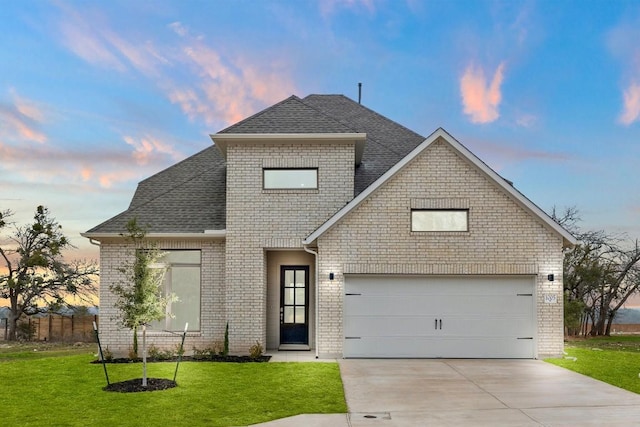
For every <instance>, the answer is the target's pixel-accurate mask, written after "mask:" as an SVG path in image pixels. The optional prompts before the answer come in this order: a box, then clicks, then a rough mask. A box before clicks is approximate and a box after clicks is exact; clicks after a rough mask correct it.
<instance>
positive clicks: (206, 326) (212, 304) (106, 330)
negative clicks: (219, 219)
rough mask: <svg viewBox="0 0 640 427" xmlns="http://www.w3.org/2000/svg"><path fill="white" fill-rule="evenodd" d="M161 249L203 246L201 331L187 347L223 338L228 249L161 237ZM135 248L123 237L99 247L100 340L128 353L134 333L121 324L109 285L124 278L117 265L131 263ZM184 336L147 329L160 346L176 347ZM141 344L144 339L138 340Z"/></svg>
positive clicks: (149, 337) (212, 243)
mask: <svg viewBox="0 0 640 427" xmlns="http://www.w3.org/2000/svg"><path fill="white" fill-rule="evenodd" d="M157 243H158V247H159V248H160V249H166V250H170V249H200V250H201V264H202V267H201V285H200V286H201V289H200V299H201V306H200V329H201V331H200V332H189V333H188V334H187V339H186V341H185V348H186V349H187V350H190V349H191V348H192V347H194V346H195V347H197V348H204V347H206V346H209V345H210V344H211V343H212V342H213V341H222V340H223V338H224V328H225V322H226V313H225V310H224V301H225V279H224V265H225V260H224V258H225V249H224V246H225V245H224V241H222V240H193V241H186V240H185V241H179V240H162V241H158V242H157ZM132 257H133V247H132V246H131V245H129V244H127V243H126V242H124V241H123V240H106V241H103V242H102V244H101V246H100V266H101V271H100V318H101V320H102V322H101V323H100V340H101V343H102V345H103V347H107V346H108V347H109V350H111V351H112V352H114V354H126V353H127V352H128V349H129V347H130V346H131V345H132V342H133V338H132V332H131V330H129V329H125V328H121V327H120V326H118V319H119V318H120V317H119V312H118V311H117V310H116V309H115V307H114V306H113V304H114V303H115V296H114V295H113V294H112V293H111V292H109V286H110V285H111V284H114V283H117V282H118V281H119V280H122V278H123V276H122V274H121V273H120V272H119V271H118V268H120V267H122V266H124V265H125V263H126V262H130V261H131V259H132ZM180 339H181V337H180V336H178V335H174V334H170V333H167V332H160V331H153V330H148V331H147V342H148V344H149V345H150V344H154V345H155V346H157V347H159V348H165V349H169V348H174V347H175V345H176V344H179V343H180ZM139 344H141V341H140V340H139Z"/></svg>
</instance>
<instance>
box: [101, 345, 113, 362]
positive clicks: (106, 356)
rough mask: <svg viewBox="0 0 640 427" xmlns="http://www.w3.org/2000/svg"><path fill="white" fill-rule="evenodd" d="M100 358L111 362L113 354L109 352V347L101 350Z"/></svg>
mask: <svg viewBox="0 0 640 427" xmlns="http://www.w3.org/2000/svg"><path fill="white" fill-rule="evenodd" d="M102 357H103V358H104V360H106V361H107V362H111V361H112V360H113V353H112V352H111V350H109V347H106V348H104V349H103V350H102Z"/></svg>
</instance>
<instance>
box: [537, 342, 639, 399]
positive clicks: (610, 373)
mask: <svg viewBox="0 0 640 427" xmlns="http://www.w3.org/2000/svg"><path fill="white" fill-rule="evenodd" d="M565 352H566V353H567V358H564V359H547V360H546V361H547V362H549V363H553V364H554V365H558V366H562V367H563V368H567V369H570V370H572V371H575V372H579V373H581V374H584V375H587V376H590V377H592V378H596V379H598V380H600V381H604V382H606V383H609V384H612V385H615V386H616V387H620V388H624V389H626V390H629V391H632V392H634V393H639V394H640V337H638V336H613V337H597V338H588V339H583V340H572V341H569V342H567V343H566V345H565ZM573 357H575V358H576V360H572V359H570V358H573Z"/></svg>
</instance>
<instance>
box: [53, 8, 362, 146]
mask: <svg viewBox="0 0 640 427" xmlns="http://www.w3.org/2000/svg"><path fill="white" fill-rule="evenodd" d="M363 4H365V5H367V4H370V5H373V3H371V2H368V1H365V2H363ZM62 8H63V10H64V12H65V19H64V21H63V22H61V23H60V28H61V34H62V36H63V43H64V44H65V45H66V46H67V48H68V49H69V50H71V51H72V52H73V53H75V54H76V55H78V56H79V57H80V58H82V59H84V60H85V61H87V62H88V63H90V64H92V65H95V66H100V67H103V68H107V69H115V70H118V71H121V72H128V71H136V72H138V73H141V74H142V75H143V76H145V77H147V78H149V79H151V81H152V82H153V83H154V84H156V85H157V86H158V87H159V88H160V89H161V90H163V91H164V92H165V95H166V96H167V98H168V99H169V101H170V102H171V103H173V104H175V105H177V106H178V107H179V108H180V109H181V110H182V112H183V113H184V114H185V115H186V116H187V117H189V119H190V120H194V121H195V120H202V121H204V122H205V123H206V124H207V125H209V126H211V125H214V124H215V125H221V124H222V125H227V124H230V123H233V122H235V121H238V120H240V119H242V118H244V117H246V116H248V115H250V114H253V113H255V112H256V111H258V110H259V109H261V108H264V107H266V106H267V105H269V104H271V103H273V102H276V101H279V100H281V99H283V98H285V97H286V96H288V95H290V94H291V93H293V92H294V88H293V84H292V83H291V78H290V77H289V69H290V67H289V66H283V64H281V63H280V62H279V61H278V58H277V57H274V56H273V55H271V56H269V58H268V62H266V63H258V62H256V61H255V59H254V55H249V56H248V57H250V58H251V60H246V59H244V58H243V57H242V56H241V55H239V54H237V51H236V50H234V51H233V54H225V53H224V52H222V51H219V50H216V49H213V48H212V47H210V46H208V45H207V44H206V43H205V40H204V37H203V36H202V35H194V34H192V33H191V31H190V30H189V29H188V28H187V27H186V26H184V25H183V24H182V23H181V22H179V21H177V22H173V23H171V24H169V25H168V26H167V27H168V29H170V30H171V31H172V32H174V33H175V34H176V35H178V36H179V37H178V38H177V39H176V42H175V43H174V44H172V43H166V42H164V44H163V46H162V49H157V48H156V47H155V43H154V42H153V41H152V40H147V41H145V42H143V43H140V44H132V43H129V42H128V41H127V40H128V38H127V36H126V34H122V32H118V31H115V30H113V29H111V28H110V26H109V25H108V23H107V22H105V19H104V17H102V16H96V15H95V14H94V15H89V14H88V13H80V12H78V11H76V10H73V9H72V8H71V7H70V6H62ZM89 23H90V24H89ZM177 67H179V68H180V70H181V73H184V74H186V76H185V77H186V78H184V79H182V81H184V82H187V83H178V82H177V81H176V80H175V79H174V75H175V72H176V68H177ZM189 74H190V75H189ZM141 158H142V157H141Z"/></svg>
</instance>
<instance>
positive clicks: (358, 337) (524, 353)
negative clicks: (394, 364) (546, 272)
mask: <svg viewBox="0 0 640 427" xmlns="http://www.w3.org/2000/svg"><path fill="white" fill-rule="evenodd" d="M533 289H534V278H533V277H531V276H528V277H525V276H510V277H502V276H496V277H486V276H481V277H469V276H467V277H449V276H446V277H435V276H366V275H358V276H353V275H347V276H346V280H345V291H346V296H345V305H344V331H345V341H344V356H345V357H500V358H532V357H535V330H536V328H535V324H536V322H535V315H534V313H535V311H534V307H535V302H534V301H535V299H534V292H533Z"/></svg>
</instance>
